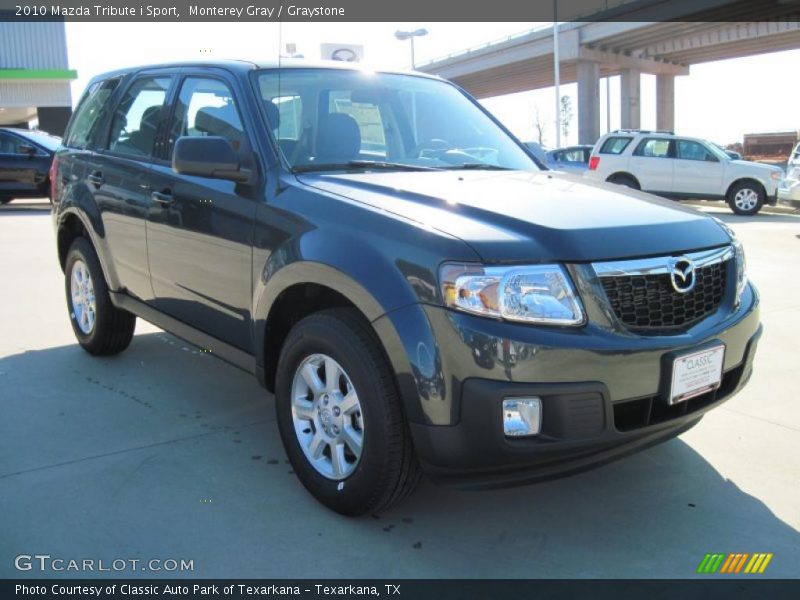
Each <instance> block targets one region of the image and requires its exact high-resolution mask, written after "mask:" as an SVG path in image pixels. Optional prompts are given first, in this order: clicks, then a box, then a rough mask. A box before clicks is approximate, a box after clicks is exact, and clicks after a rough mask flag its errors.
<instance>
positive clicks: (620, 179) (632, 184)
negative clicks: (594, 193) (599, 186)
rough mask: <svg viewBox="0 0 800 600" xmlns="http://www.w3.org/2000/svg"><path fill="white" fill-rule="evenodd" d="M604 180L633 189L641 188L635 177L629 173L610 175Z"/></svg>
mask: <svg viewBox="0 0 800 600" xmlns="http://www.w3.org/2000/svg"><path fill="white" fill-rule="evenodd" d="M606 181H608V182H609V183H616V184H617V185H624V186H625V187H629V188H631V189H633V190H640V189H642V188H641V186H640V185H639V182H638V181H636V178H634V177H632V176H631V175H612V176H611V177H609V178H608V179H607V180H606Z"/></svg>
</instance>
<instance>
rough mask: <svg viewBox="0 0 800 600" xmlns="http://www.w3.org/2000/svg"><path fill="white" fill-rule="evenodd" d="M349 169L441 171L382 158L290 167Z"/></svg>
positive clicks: (298, 170) (303, 170) (297, 169)
mask: <svg viewBox="0 0 800 600" xmlns="http://www.w3.org/2000/svg"><path fill="white" fill-rule="evenodd" d="M350 169H381V170H386V171H397V170H400V171H441V169H439V168H438V167H424V166H422V165H409V164H406V163H395V162H388V161H384V160H351V161H348V162H346V163H320V164H318V165H317V164H314V163H310V164H307V165H299V166H297V167H294V168H293V169H292V172H293V173H307V172H309V171H347V170H350Z"/></svg>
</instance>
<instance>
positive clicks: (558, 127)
mask: <svg viewBox="0 0 800 600" xmlns="http://www.w3.org/2000/svg"><path fill="white" fill-rule="evenodd" d="M553 72H554V74H555V84H556V148H560V147H561V94H560V91H559V87H560V86H561V71H560V65H559V60H558V0H553Z"/></svg>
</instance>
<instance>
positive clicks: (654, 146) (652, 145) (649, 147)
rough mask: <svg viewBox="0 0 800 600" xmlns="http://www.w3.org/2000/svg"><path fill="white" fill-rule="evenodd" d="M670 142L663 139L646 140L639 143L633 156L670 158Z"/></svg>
mask: <svg viewBox="0 0 800 600" xmlns="http://www.w3.org/2000/svg"><path fill="white" fill-rule="evenodd" d="M669 142H670V141H669V140H665V139H663V138H649V139H644V140H642V141H641V142H639V145H638V146H637V147H636V150H635V151H634V152H633V154H634V155H635V156H646V157H650V158H669Z"/></svg>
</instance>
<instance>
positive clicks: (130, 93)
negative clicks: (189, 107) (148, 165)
mask: <svg viewBox="0 0 800 600" xmlns="http://www.w3.org/2000/svg"><path fill="white" fill-rule="evenodd" d="M171 82H172V78H171V77H168V76H164V77H142V78H140V79H137V80H136V81H134V82H133V84H132V85H131V86H130V88H129V89H128V90H127V91H126V92H125V95H124V96H123V98H122V100H121V101H120V103H119V106H118V107H117V109H116V110H115V111H114V117H113V119H112V120H111V134H110V136H109V143H108V149H109V150H111V151H112V152H115V153H118V154H124V155H127V156H133V157H151V156H153V147H154V144H155V139H156V132H157V131H158V125H159V123H160V121H161V112H162V108H163V107H164V102H165V101H166V99H167V91H168V90H169V86H170V83H171Z"/></svg>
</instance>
